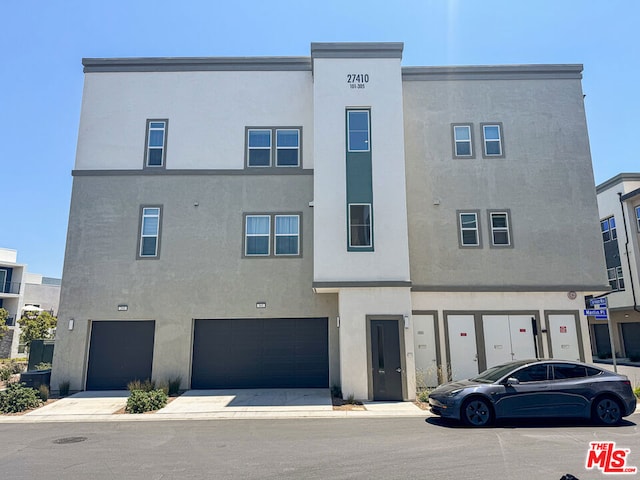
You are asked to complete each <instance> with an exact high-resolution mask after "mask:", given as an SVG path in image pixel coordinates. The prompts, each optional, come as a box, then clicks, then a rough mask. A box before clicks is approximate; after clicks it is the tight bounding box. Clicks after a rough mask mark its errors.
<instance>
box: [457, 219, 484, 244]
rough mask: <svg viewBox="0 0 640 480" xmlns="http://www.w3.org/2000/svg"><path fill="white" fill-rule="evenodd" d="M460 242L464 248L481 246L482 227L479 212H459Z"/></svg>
mask: <svg viewBox="0 0 640 480" xmlns="http://www.w3.org/2000/svg"><path fill="white" fill-rule="evenodd" d="M458 222H459V240H460V246H462V247H479V246H480V227H479V225H478V213H477V212H458Z"/></svg>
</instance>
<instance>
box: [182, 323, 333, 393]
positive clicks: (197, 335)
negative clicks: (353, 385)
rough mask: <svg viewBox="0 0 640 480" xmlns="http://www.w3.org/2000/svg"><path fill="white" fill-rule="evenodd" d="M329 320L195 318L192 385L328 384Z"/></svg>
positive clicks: (288, 386) (247, 386) (224, 386)
mask: <svg viewBox="0 0 640 480" xmlns="http://www.w3.org/2000/svg"><path fill="white" fill-rule="evenodd" d="M327 325H328V324H327V319H326V318H296V319H293V318H286V319H282V318H270V319H241V320H240V319H224V320H196V321H195V326H194V337H193V363H192V375H191V388H199V389H206V388H303V387H304V388H325V387H328V386H329V361H328V332H327Z"/></svg>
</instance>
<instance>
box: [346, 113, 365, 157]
mask: <svg viewBox="0 0 640 480" xmlns="http://www.w3.org/2000/svg"><path fill="white" fill-rule="evenodd" d="M347 143H348V145H347V151H349V152H368V151H370V150H371V145H370V135H369V110H347Z"/></svg>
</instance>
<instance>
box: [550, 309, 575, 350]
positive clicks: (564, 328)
mask: <svg viewBox="0 0 640 480" xmlns="http://www.w3.org/2000/svg"><path fill="white" fill-rule="evenodd" d="M549 331H550V332H551V350H552V352H553V358H558V359H561V360H571V361H580V349H579V347H578V332H577V331H576V319H575V317H574V316H573V315H549Z"/></svg>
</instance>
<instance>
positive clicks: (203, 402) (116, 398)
mask: <svg viewBox="0 0 640 480" xmlns="http://www.w3.org/2000/svg"><path fill="white" fill-rule="evenodd" d="M128 397H129V392H128V391H101V392H80V393H76V394H74V395H71V396H69V397H65V398H61V399H59V400H56V401H55V402H52V403H49V404H48V405H45V406H43V407H40V408H38V409H36V410H33V411H31V412H29V413H26V414H24V415H2V416H0V423H35V422H38V423H39V422H104V421H107V422H110V421H115V422H120V421H157V420H191V419H199V420H204V419H231V418H236V419H247V418H253V419H261V418H262V419H276V418H330V417H333V418H340V417H342V418H362V417H389V416H405V417H406V416H416V417H425V416H430V415H431V413H430V412H428V411H427V410H421V409H420V408H419V407H417V406H416V405H415V404H414V403H412V402H364V405H363V406H361V407H356V408H355V409H353V410H334V409H333V406H332V404H331V394H330V392H329V390H327V389H255V390H253V389H247V390H189V391H187V392H185V393H183V394H182V395H181V396H179V397H176V398H174V399H172V401H171V402H170V403H169V404H167V406H166V407H164V408H163V409H161V410H158V411H157V412H153V413H147V414H138V415H134V414H124V413H119V412H121V411H122V409H123V408H124V407H125V405H126V403H127V398H128Z"/></svg>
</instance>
